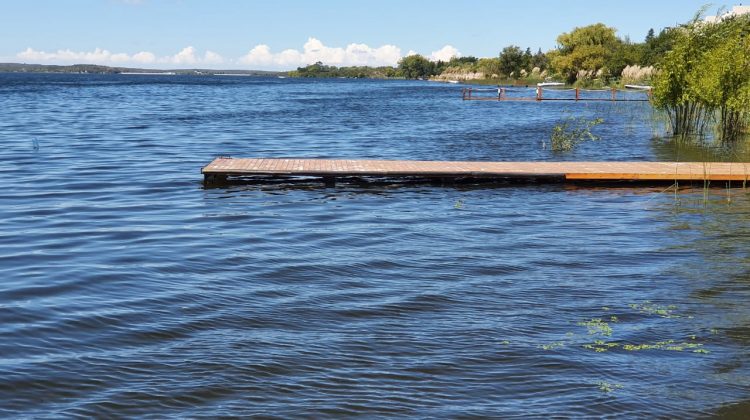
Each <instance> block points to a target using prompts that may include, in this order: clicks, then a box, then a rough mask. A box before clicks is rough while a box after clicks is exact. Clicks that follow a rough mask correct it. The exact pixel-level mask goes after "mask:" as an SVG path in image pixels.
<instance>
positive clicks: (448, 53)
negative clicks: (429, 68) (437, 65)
mask: <svg viewBox="0 0 750 420" xmlns="http://www.w3.org/2000/svg"><path fill="white" fill-rule="evenodd" d="M453 57H461V52H460V51H459V50H457V49H456V47H454V46H452V45H446V46H444V47H443V48H441V49H439V50H437V51H433V52H432V54H430V56H429V57H428V58H429V59H430V60H432V61H438V60H440V61H448V60H450V59H451V58H453Z"/></svg>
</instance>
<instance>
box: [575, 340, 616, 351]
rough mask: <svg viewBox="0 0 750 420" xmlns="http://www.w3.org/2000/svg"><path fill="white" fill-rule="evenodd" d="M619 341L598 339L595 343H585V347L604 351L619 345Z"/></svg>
mask: <svg viewBox="0 0 750 420" xmlns="http://www.w3.org/2000/svg"><path fill="white" fill-rule="evenodd" d="M619 346H620V344H619V343H613V342H607V341H604V340H596V341H594V342H593V343H589V344H584V345H583V348H584V349H587V350H594V351H595V352H597V353H603V352H605V351H607V350H609V349H612V348H615V347H619Z"/></svg>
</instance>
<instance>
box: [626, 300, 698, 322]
mask: <svg viewBox="0 0 750 420" xmlns="http://www.w3.org/2000/svg"><path fill="white" fill-rule="evenodd" d="M628 306H630V308H631V309H635V310H636V311H638V312H640V313H642V314H648V315H659V316H660V317H662V318H681V316H680V315H677V314H675V313H674V311H675V309H677V306H675V305H666V306H662V305H657V304H655V303H651V301H649V300H647V301H645V302H643V303H631V304H630V305H628ZM688 318H692V317H691V316H689V317H688Z"/></svg>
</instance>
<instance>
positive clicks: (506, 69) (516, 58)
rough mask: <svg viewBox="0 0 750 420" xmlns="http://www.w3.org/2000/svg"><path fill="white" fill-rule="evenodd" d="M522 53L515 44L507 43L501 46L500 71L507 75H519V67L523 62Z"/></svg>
mask: <svg viewBox="0 0 750 420" xmlns="http://www.w3.org/2000/svg"><path fill="white" fill-rule="evenodd" d="M524 61H525V59H524V54H523V51H521V48H520V47H518V46H516V45H509V46H507V47H505V48H503V51H502V52H501V53H500V72H501V73H502V74H503V75H505V76H508V77H511V76H512V77H515V78H516V79H517V78H518V77H519V75H520V73H521V69H523V68H524V64H525V62H524Z"/></svg>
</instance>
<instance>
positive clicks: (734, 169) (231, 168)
mask: <svg viewBox="0 0 750 420" xmlns="http://www.w3.org/2000/svg"><path fill="white" fill-rule="evenodd" d="M201 172H202V173H203V175H204V179H205V182H206V183H207V184H217V183H218V184H221V183H224V182H227V181H228V180H229V179H230V178H240V179H242V178H260V179H268V178H277V177H284V178H290V177H291V178H295V177H297V178H298V177H303V178H304V177H315V178H322V179H323V181H324V182H325V183H326V185H334V183H335V180H336V178H421V179H432V180H435V179H437V180H443V181H446V180H466V179H469V180H470V179H477V180H479V179H484V180H487V179H496V180H520V181H523V180H544V181H550V182H577V181H578V182H580V181H589V182H616V181H635V182H681V181H702V182H706V181H737V182H741V183H746V182H747V181H748V179H750V163H743V162H734V163H732V162H453V161H442V162H441V161H411V160H330V159H266V158H250V159H239V158H229V157H218V158H216V159H214V161H213V162H211V163H210V164H208V165H207V166H205V167H204V168H203V169H202V170H201Z"/></svg>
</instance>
